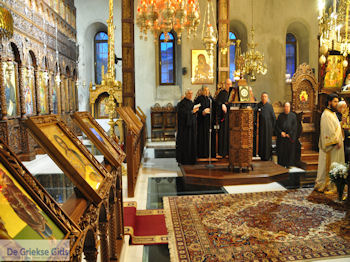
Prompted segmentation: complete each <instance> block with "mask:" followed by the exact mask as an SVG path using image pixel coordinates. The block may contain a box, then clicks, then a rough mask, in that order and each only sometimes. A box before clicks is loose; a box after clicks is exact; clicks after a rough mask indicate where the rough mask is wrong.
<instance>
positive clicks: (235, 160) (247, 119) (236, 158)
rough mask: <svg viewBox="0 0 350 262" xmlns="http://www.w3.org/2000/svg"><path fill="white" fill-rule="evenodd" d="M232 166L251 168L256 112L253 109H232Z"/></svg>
mask: <svg viewBox="0 0 350 262" xmlns="http://www.w3.org/2000/svg"><path fill="white" fill-rule="evenodd" d="M229 118H230V119H229V125H230V134H229V137H230V148H229V163H230V168H231V169H233V168H234V167H239V168H249V167H251V165H252V156H253V130H254V122H253V121H254V112H253V110H252V109H239V110H230V115H229Z"/></svg>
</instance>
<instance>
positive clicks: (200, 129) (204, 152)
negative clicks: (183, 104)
mask: <svg viewBox="0 0 350 262" xmlns="http://www.w3.org/2000/svg"><path fill="white" fill-rule="evenodd" d="M210 99H211V97H210V98H209V97H207V96H204V95H201V96H199V97H198V98H197V99H196V100H195V102H194V103H195V104H199V103H200V104H201V106H200V107H199V110H198V113H197V156H198V157H199V158H208V157H209V134H210V132H209V129H210V126H211V128H212V136H211V157H216V154H215V133H214V129H213V123H214V116H215V110H214V103H213V100H212V99H211V100H212V117H211V120H212V122H211V123H210V114H206V115H203V111H204V109H206V108H210Z"/></svg>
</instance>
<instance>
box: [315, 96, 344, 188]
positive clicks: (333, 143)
mask: <svg viewBox="0 0 350 262" xmlns="http://www.w3.org/2000/svg"><path fill="white" fill-rule="evenodd" d="M338 102H339V98H338V96H337V95H336V94H331V95H329V96H328V107H327V108H326V109H325V110H324V111H323V113H322V116H321V126H320V140H319V144H318V146H319V149H320V150H319V156H318V169H317V178H316V183H315V190H316V191H318V192H325V191H334V190H335V187H334V185H331V184H330V183H331V181H330V179H329V169H330V166H331V164H332V163H333V162H337V163H344V162H345V157H344V145H343V140H344V137H343V132H342V128H341V126H340V122H339V120H338V117H337V115H336V111H337V105H338Z"/></svg>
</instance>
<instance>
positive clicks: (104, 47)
mask: <svg viewBox="0 0 350 262" xmlns="http://www.w3.org/2000/svg"><path fill="white" fill-rule="evenodd" d="M106 37H107V38H106ZM95 50H96V52H95V53H96V54H95V55H96V57H95V61H96V83H97V84H101V81H102V65H103V66H104V73H106V72H107V64H108V36H107V34H106V33H104V32H100V33H98V34H96V38H95Z"/></svg>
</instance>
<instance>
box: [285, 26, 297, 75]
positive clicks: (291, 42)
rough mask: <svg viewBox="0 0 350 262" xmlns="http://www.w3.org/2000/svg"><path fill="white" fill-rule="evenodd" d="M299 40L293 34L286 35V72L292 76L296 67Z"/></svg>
mask: <svg viewBox="0 0 350 262" xmlns="http://www.w3.org/2000/svg"><path fill="white" fill-rule="evenodd" d="M296 56H297V40H296V38H295V36H294V35H293V34H290V33H288V34H287V37H286V74H287V75H289V78H292V77H293V75H294V73H295V69H296V62H297V60H296Z"/></svg>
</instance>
